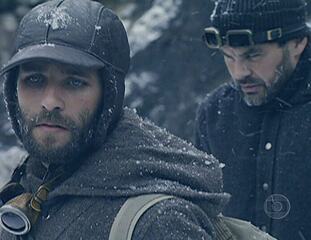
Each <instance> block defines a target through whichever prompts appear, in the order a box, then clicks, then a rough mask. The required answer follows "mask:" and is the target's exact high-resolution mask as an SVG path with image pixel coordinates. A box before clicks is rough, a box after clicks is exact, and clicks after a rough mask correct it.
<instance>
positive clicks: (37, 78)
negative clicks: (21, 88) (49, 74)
mask: <svg viewBox="0 0 311 240" xmlns="http://www.w3.org/2000/svg"><path fill="white" fill-rule="evenodd" d="M43 81H44V77H43V76H42V75H40V74H33V75H30V76H28V77H26V78H25V80H24V82H25V84H26V85H27V86H30V87H39V86H41V85H42V84H43Z"/></svg>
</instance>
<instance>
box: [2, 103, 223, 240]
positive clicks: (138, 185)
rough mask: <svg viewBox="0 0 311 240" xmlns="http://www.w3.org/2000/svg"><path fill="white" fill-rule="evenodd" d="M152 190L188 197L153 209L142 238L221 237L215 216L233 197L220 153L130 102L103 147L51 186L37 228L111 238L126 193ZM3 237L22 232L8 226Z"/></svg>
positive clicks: (53, 235) (42, 232) (51, 233)
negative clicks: (226, 188) (225, 188)
mask: <svg viewBox="0 0 311 240" xmlns="http://www.w3.org/2000/svg"><path fill="white" fill-rule="evenodd" d="M28 162H29V163H28ZM28 162H27V168H26V174H25V176H23V179H22V183H23V185H24V186H26V188H27V189H28V190H29V191H31V190H32V191H33V190H35V189H36V187H37V186H38V185H39V184H40V182H41V180H40V179H38V177H37V176H36V175H35V174H34V171H35V170H36V167H33V165H35V164H34V163H33V162H32V161H31V158H30V159H29V160H28ZM147 193H167V194H173V195H176V196H178V197H182V198H185V200H184V199H171V200H165V201H163V202H161V203H159V204H157V205H155V206H154V207H152V208H151V209H150V210H148V212H147V213H146V214H145V215H144V216H143V217H142V218H141V220H140V221H139V222H138V225H137V228H136V229H135V232H134V238H133V239H135V240H143V239H144V240H147V239H148V240H150V239H159V240H160V239H161V240H163V239H176V240H180V239H206V240H210V239H214V230H213V227H212V226H211V224H210V221H209V219H210V218H211V217H213V216H215V215H217V214H218V213H219V212H220V211H221V209H222V208H223V205H224V204H225V203H226V202H227V200H228V195H227V194H223V193H222V173H221V169H220V168H219V162H218V161H217V160H215V159H214V158H212V157H210V156H208V155H207V154H205V153H203V152H200V151H198V150H196V149H195V148H194V147H192V146H190V145H189V144H188V143H186V142H184V141H182V140H180V139H179V138H177V137H175V136H172V135H170V134H169V133H167V132H166V131H165V130H162V129H160V128H158V127H156V126H154V125H153V124H152V123H150V122H146V121H143V120H142V119H140V118H139V117H138V116H137V115H136V114H135V113H134V111H131V110H128V109H126V110H125V112H124V115H123V117H122V119H121V120H120V122H119V123H118V125H117V127H116V129H115V130H114V131H113V133H112V134H111V135H110V136H109V137H108V139H107V142H106V143H105V144H104V145H103V146H102V148H101V149H100V150H99V151H97V152H95V153H94V154H92V155H91V156H90V157H88V158H87V159H85V160H84V161H83V164H82V165H81V166H80V167H79V168H78V170H76V171H75V172H74V173H73V175H71V177H69V178H68V179H66V180H65V181H64V182H63V183H62V184H60V185H59V186H57V187H56V188H55V189H54V190H53V191H52V192H51V193H50V195H49V200H48V202H47V205H45V206H46V209H45V211H44V214H43V215H44V216H43V217H42V218H40V219H39V222H38V223H37V224H36V225H35V227H34V228H33V232H32V236H34V238H35V239H36V240H54V239H62V240H63V239H74V240H82V239H85V240H89V239H91V240H93V239H94V240H95V239H98V240H99V239H100V240H103V239H108V235H109V231H110V228H111V225H112V223H113V220H114V218H115V216H116V214H117V213H118V211H119V209H120V207H121V206H122V204H123V203H124V201H125V200H126V199H127V198H128V197H130V196H135V195H139V194H147ZM196 204H197V205H196ZM0 239H1V240H9V239H15V238H14V237H13V236H12V235H10V234H7V233H3V234H2V235H1V236H0ZM25 239H26V238H25ZM30 239H31V238H30Z"/></svg>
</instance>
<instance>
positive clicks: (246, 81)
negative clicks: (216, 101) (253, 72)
mask: <svg viewBox="0 0 311 240" xmlns="http://www.w3.org/2000/svg"><path fill="white" fill-rule="evenodd" d="M234 82H235V84H237V85H244V84H264V82H263V81H262V80H261V79H258V78H251V77H246V78H243V79H235V80H234Z"/></svg>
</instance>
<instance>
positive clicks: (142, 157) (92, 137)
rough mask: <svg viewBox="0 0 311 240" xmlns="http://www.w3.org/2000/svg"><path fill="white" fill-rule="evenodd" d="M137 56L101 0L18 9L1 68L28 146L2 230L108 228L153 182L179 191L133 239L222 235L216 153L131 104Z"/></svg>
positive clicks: (62, 0) (48, 235)
mask: <svg viewBox="0 0 311 240" xmlns="http://www.w3.org/2000/svg"><path fill="white" fill-rule="evenodd" d="M129 64H130V57H129V45H128V40H127V35H126V32H125V30H124V27H123V25H122V23H121V21H120V20H119V18H118V17H117V16H116V15H115V14H114V13H113V12H112V11H111V10H109V9H107V8H106V7H104V6H103V5H101V4H100V3H98V2H93V1H89V0H55V1H49V2H46V3H43V4H41V5H39V6H37V7H35V8H34V9H32V10H31V11H30V12H29V13H28V14H27V15H26V16H25V17H24V18H23V19H22V21H21V23H20V26H19V28H18V31H17V36H16V40H15V48H14V52H13V54H12V57H11V59H10V60H9V62H8V64H7V65H5V66H4V68H3V69H2V71H1V74H2V75H3V76H4V81H5V85H4V95H5V100H6V103H7V109H8V113H9V116H10V120H11V123H12V127H13V129H14V131H15V133H16V135H17V137H18V138H19V140H20V141H21V143H22V144H23V146H24V148H25V150H26V151H27V152H28V153H29V156H28V157H27V158H26V160H25V161H24V162H23V163H22V164H21V166H19V167H18V168H17V169H16V170H15V172H14V174H13V176H12V179H11V181H10V182H9V183H8V184H7V185H6V186H5V187H4V189H3V190H2V192H1V193H0V197H1V201H2V205H3V206H2V207H1V208H0V213H1V219H0V220H1V224H2V227H3V228H4V229H3V230H2V231H1V233H0V239H1V240H8V239H36V240H40V239H42V240H43V239H44V240H47V239H108V237H109V233H110V229H111V226H112V224H113V221H114V219H115V217H116V215H117V213H118V212H119V210H120V207H121V206H122V205H123V203H124V202H125V201H126V200H127V199H128V198H130V197H133V196H137V195H142V194H151V193H162V194H165V195H173V196H175V197H174V198H173V199H167V200H163V201H161V202H160V203H158V204H156V205H154V206H153V207H152V208H150V209H149V210H148V211H147V212H146V213H145V214H144V215H143V216H142V217H141V218H140V220H139V221H138V223H137V225H136V227H135V231H134V233H133V238H132V239H159V240H160V239H161V240H162V239H205V240H209V239H214V238H215V228H214V225H212V224H211V219H213V218H214V217H216V216H217V215H218V214H219V213H220V212H221V210H222V208H223V206H224V205H225V204H226V202H227V200H228V195H227V194H224V193H223V192H222V181H221V179H222V175H221V169H220V167H219V162H218V161H217V160H216V159H214V158H213V157H211V156H208V155H207V154H204V153H202V152H200V151H198V150H196V149H195V148H194V147H192V146H190V145H189V144H188V143H186V142H184V141H182V140H180V139H179V138H177V137H175V136H172V135H171V134H169V133H168V132H166V131H165V130H162V129H160V128H158V127H156V126H155V125H153V124H152V123H150V122H148V121H143V120H142V119H141V118H139V117H138V116H137V115H136V113H135V112H134V111H133V110H130V109H127V108H123V98H124V78H125V76H126V73H127V71H128V68H129ZM23 204H24V205H23ZM12 209H14V211H13V210H12ZM10 211H11V212H10ZM16 215H18V216H20V218H14V217H16ZM22 219H23V220H24V222H23V221H19V220H22ZM28 220H29V221H28ZM15 235H17V237H16V236H15Z"/></svg>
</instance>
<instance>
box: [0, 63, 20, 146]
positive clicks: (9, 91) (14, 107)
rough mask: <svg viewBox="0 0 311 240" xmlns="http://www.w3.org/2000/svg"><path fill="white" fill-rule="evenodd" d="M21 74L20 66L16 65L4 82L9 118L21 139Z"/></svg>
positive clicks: (7, 74) (5, 76)
mask: <svg viewBox="0 0 311 240" xmlns="http://www.w3.org/2000/svg"><path fill="white" fill-rule="evenodd" d="M18 74H19V67H15V68H13V69H11V70H10V71H9V72H7V73H6V74H5V75H4V76H3V77H4V82H3V95H4V100H5V105H6V109H7V113H8V115H9V120H10V122H11V125H12V128H13V130H14V132H15V134H16V136H17V137H18V138H19V140H21V134H20V129H19V124H18V121H17V118H16V117H17V115H18V114H17V111H18V97H17V78H18Z"/></svg>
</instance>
